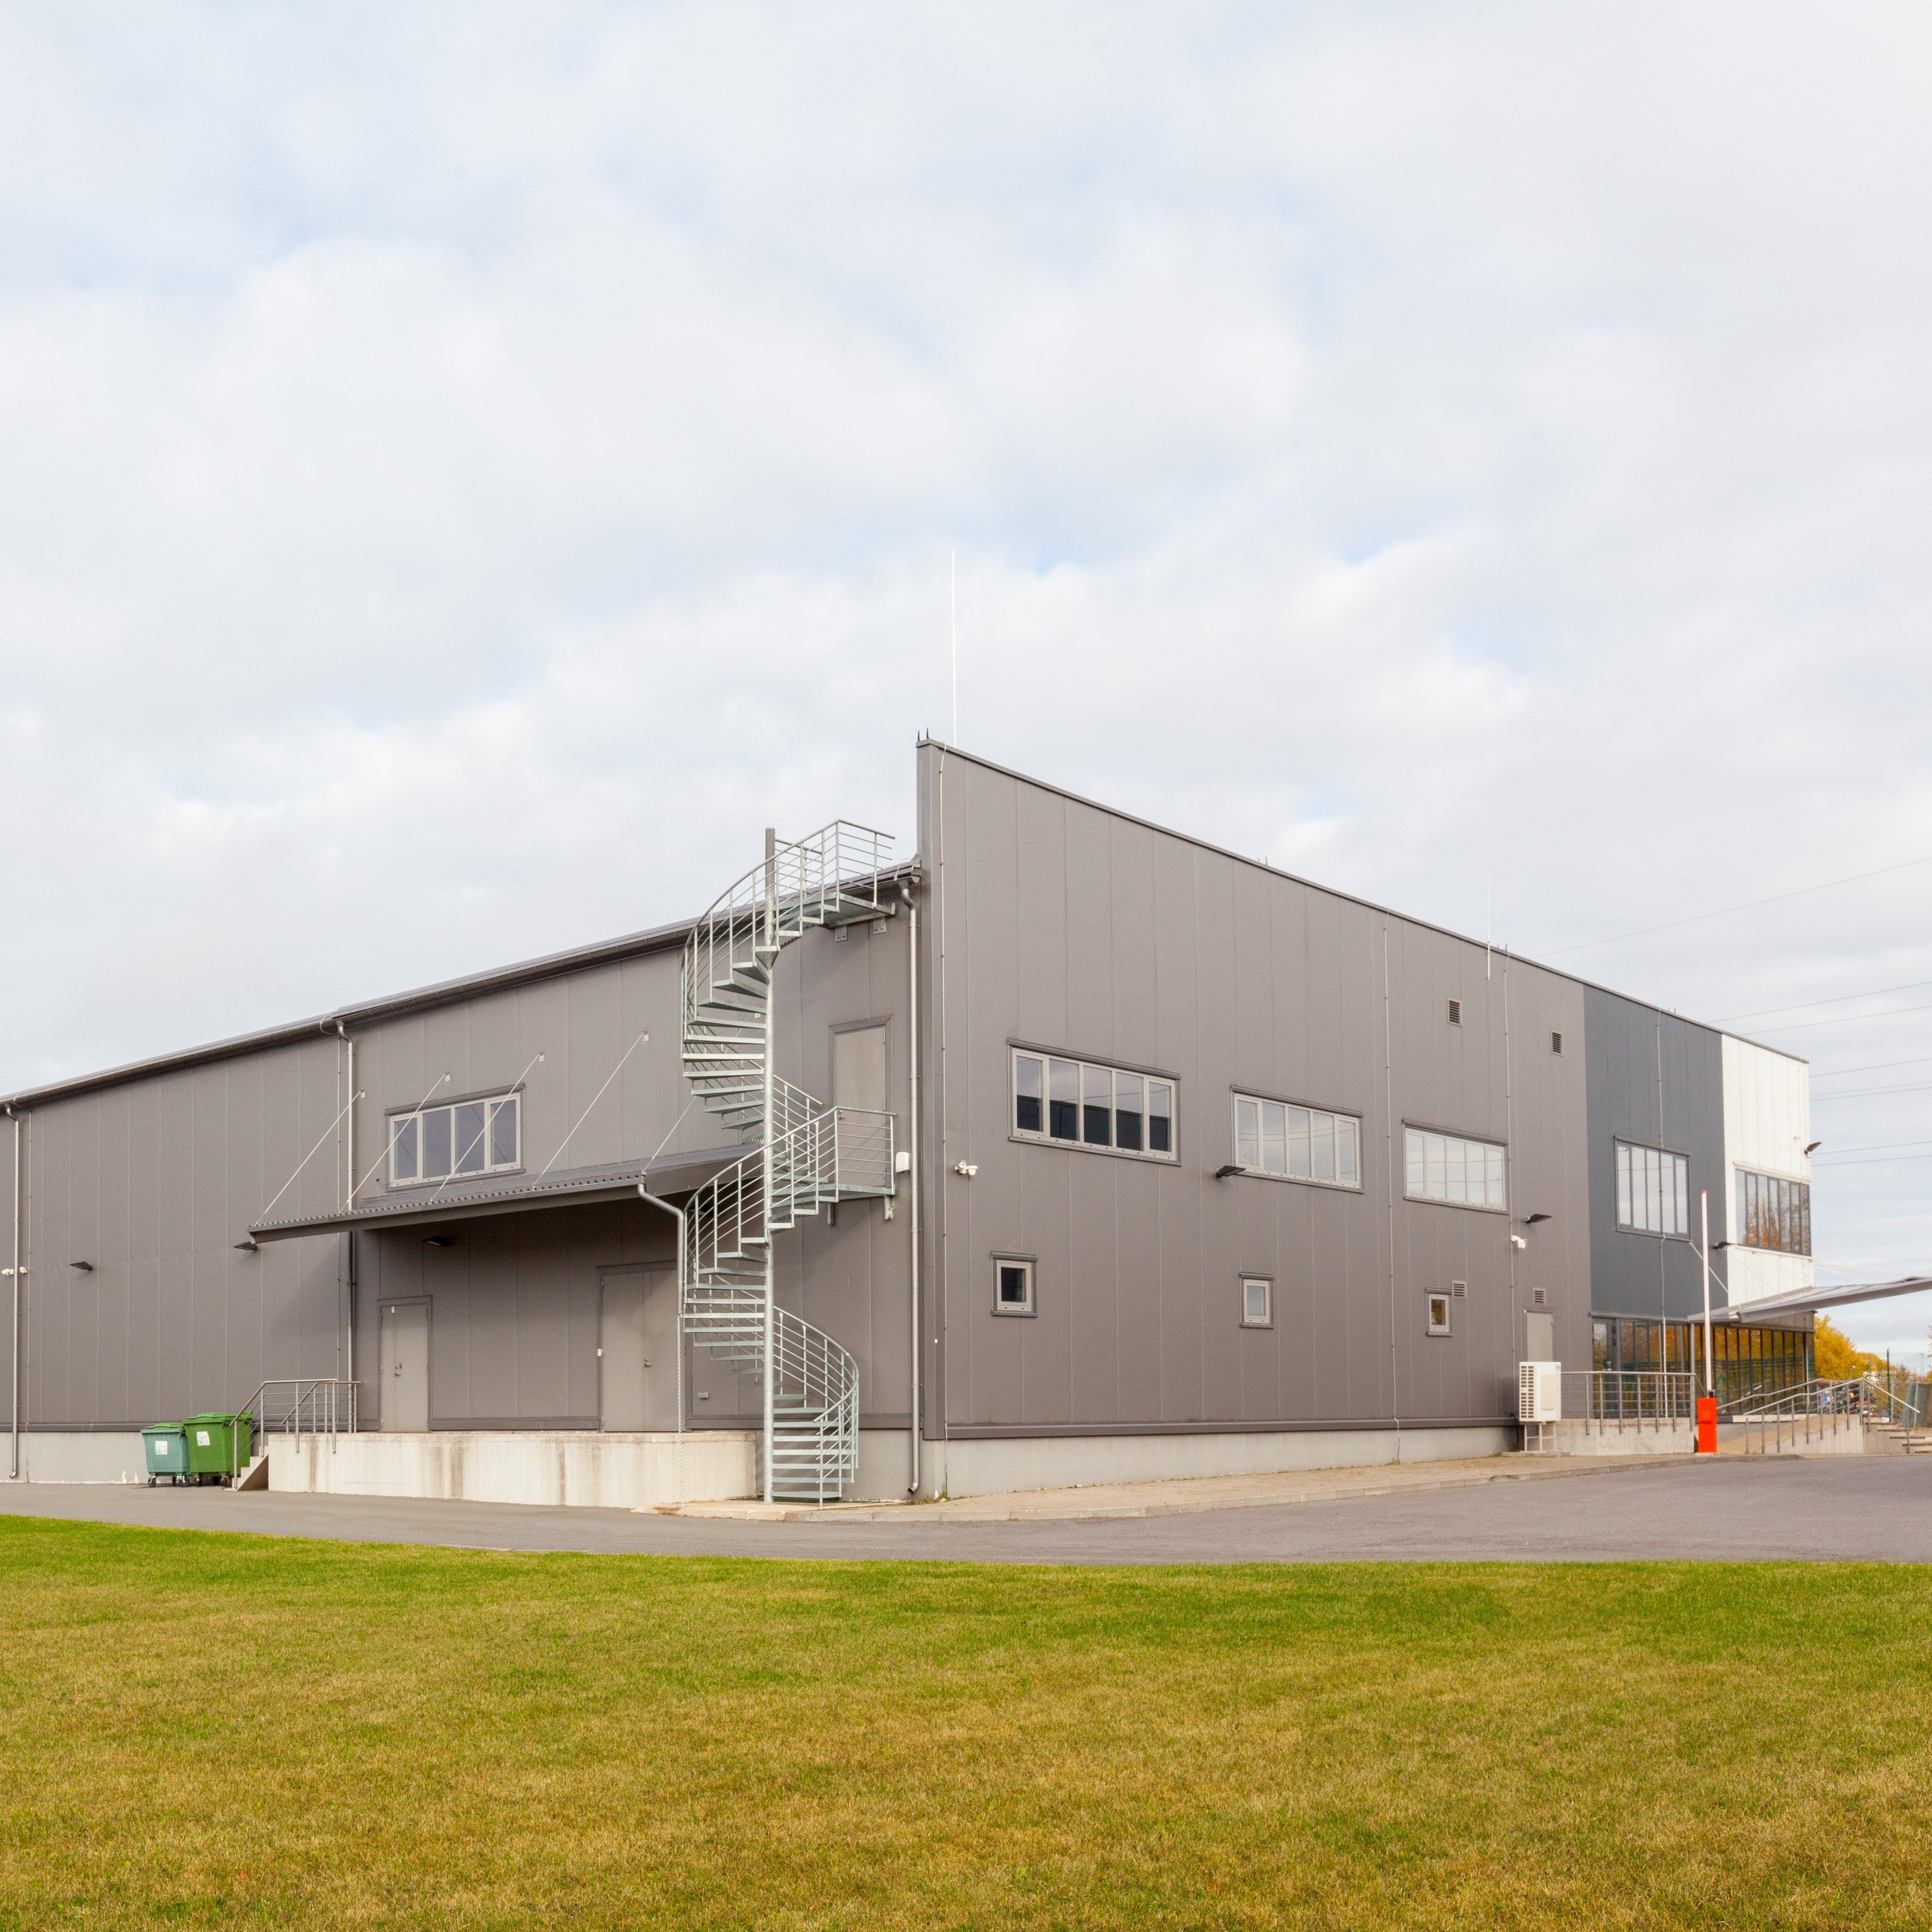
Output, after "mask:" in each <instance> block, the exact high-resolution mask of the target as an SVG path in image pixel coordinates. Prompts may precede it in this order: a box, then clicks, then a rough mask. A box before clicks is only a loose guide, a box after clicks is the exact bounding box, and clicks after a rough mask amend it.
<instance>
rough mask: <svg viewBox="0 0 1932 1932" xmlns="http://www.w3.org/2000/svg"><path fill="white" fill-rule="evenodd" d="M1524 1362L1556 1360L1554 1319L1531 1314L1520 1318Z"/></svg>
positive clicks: (1551, 1316)
mask: <svg viewBox="0 0 1932 1932" xmlns="http://www.w3.org/2000/svg"><path fill="white" fill-rule="evenodd" d="M1523 1347H1524V1349H1526V1354H1525V1355H1524V1356H1523V1360H1524V1361H1526V1362H1553V1361H1556V1316H1553V1315H1550V1314H1539V1313H1534V1312H1532V1313H1530V1314H1528V1315H1526V1316H1524V1317H1523Z"/></svg>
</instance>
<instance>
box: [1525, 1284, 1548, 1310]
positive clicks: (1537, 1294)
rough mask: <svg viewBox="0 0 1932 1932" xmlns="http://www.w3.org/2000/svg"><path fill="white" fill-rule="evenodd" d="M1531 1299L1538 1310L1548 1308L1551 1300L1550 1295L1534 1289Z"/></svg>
mask: <svg viewBox="0 0 1932 1932" xmlns="http://www.w3.org/2000/svg"><path fill="white" fill-rule="evenodd" d="M1529 1298H1530V1300H1531V1301H1532V1303H1533V1304H1535V1306H1536V1307H1538V1308H1542V1307H1547V1305H1548V1303H1549V1301H1550V1297H1549V1295H1548V1294H1547V1293H1546V1292H1545V1291H1544V1290H1543V1289H1540V1288H1532V1289H1531V1290H1530V1291H1529Z"/></svg>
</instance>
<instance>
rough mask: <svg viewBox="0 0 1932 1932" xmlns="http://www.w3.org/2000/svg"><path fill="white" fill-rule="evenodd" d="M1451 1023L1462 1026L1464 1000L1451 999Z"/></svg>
mask: <svg viewBox="0 0 1932 1932" xmlns="http://www.w3.org/2000/svg"><path fill="white" fill-rule="evenodd" d="M1449 1024H1450V1025H1451V1026H1460V1025H1462V1024H1463V1002H1462V1001H1460V1000H1451V1001H1450V1002H1449Z"/></svg>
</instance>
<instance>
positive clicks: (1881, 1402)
mask: <svg viewBox="0 0 1932 1932" xmlns="http://www.w3.org/2000/svg"><path fill="white" fill-rule="evenodd" d="M1718 1414H1719V1420H1720V1421H1723V1422H1727V1423H1730V1424H1734V1425H1736V1427H1737V1430H1738V1431H1739V1434H1740V1436H1742V1442H1743V1446H1744V1452H1745V1454H1746V1455H1761V1456H1763V1455H1775V1454H1777V1453H1778V1451H1781V1450H1782V1449H1784V1448H1786V1447H1787V1446H1790V1447H1793V1448H1796V1447H1797V1446H1799V1445H1801V1444H1803V1443H1808V1442H1829V1441H1830V1440H1831V1439H1833V1438H1834V1437H1835V1436H1839V1435H1841V1434H1842V1433H1843V1431H1844V1430H1846V1428H1847V1427H1850V1426H1851V1425H1852V1424H1857V1425H1858V1426H1859V1427H1861V1428H1863V1427H1879V1428H1884V1429H1891V1430H1896V1431H1897V1432H1898V1433H1900V1434H1902V1435H1903V1438H1904V1446H1905V1448H1906V1450H1907V1451H1911V1450H1912V1449H1914V1448H1917V1447H1918V1444H1917V1442H1915V1435H1916V1433H1918V1432H1920V1431H1921V1430H1922V1429H1923V1427H1924V1423H1923V1420H1922V1418H1921V1417H1920V1416H1919V1414H1918V1401H1917V1398H1916V1397H1915V1394H1914V1393H1913V1391H1912V1386H1911V1385H1909V1384H1908V1385H1906V1388H1904V1389H1903V1390H1900V1388H1898V1387H1897V1385H1896V1384H1895V1383H1893V1382H1888V1380H1887V1379H1885V1377H1884V1376H1879V1375H1871V1374H1867V1375H1863V1376H1852V1377H1851V1378H1849V1379H1846V1380H1844V1381H1842V1382H1832V1381H1828V1380H1826V1379H1823V1378H1822V1377H1814V1378H1813V1379H1811V1381H1809V1382H1799V1383H1797V1384H1796V1385H1794V1386H1793V1387H1792V1388H1787V1389H1779V1390H1778V1391H1775V1392H1773V1393H1772V1394H1768V1395H1767V1394H1757V1395H1753V1396H1748V1397H1742V1398H1741V1399H1739V1400H1737V1401H1736V1402H1733V1403H1730V1404H1727V1406H1726V1407H1725V1408H1724V1409H1721V1410H1720V1411H1719V1412H1718Z"/></svg>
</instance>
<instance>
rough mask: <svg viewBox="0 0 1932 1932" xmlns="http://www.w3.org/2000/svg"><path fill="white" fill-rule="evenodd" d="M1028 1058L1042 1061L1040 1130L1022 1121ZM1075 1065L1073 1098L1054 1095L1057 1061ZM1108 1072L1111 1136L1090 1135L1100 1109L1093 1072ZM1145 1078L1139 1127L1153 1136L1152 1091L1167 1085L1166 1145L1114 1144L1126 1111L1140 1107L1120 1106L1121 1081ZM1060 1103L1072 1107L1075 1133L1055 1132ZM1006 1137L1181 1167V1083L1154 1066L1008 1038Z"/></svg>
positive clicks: (1144, 1138)
mask: <svg viewBox="0 0 1932 1932" xmlns="http://www.w3.org/2000/svg"><path fill="white" fill-rule="evenodd" d="M1023 1060H1026V1061H1037V1062H1038V1063H1039V1065H1040V1093H1039V1094H1038V1095H1037V1100H1038V1101H1039V1105H1040V1126H1039V1127H1038V1128H1037V1129H1032V1128H1027V1127H1022V1126H1021V1125H1020V1102H1021V1100H1022V1094H1021V1092H1020V1077H1019V1065H1020V1062H1021V1061H1023ZM1056 1066H1058V1067H1070V1068H1071V1069H1072V1070H1073V1098H1072V1099H1071V1100H1070V1101H1061V1102H1059V1103H1056V1102H1055V1099H1054V1092H1053V1089H1054V1078H1053V1076H1054V1070H1055V1067H1056ZM1100 1074H1104V1075H1106V1077H1107V1080H1108V1101H1109V1104H1108V1107H1107V1109H1106V1112H1107V1114H1108V1121H1107V1132H1108V1134H1109V1139H1107V1140H1106V1141H1104V1142H1103V1141H1098V1140H1093V1139H1089V1138H1088V1134H1089V1132H1090V1130H1091V1127H1092V1124H1093V1123H1092V1120H1091V1115H1093V1114H1094V1112H1096V1111H1097V1109H1094V1108H1093V1107H1092V1106H1090V1105H1089V1103H1088V1092H1089V1076H1094V1075H1100ZM1123 1079H1127V1080H1130V1081H1138V1082H1139V1083H1140V1090H1141V1091H1140V1102H1141V1104H1140V1106H1139V1109H1138V1110H1137V1113H1138V1118H1139V1121H1140V1128H1139V1133H1140V1136H1141V1139H1142V1142H1147V1141H1148V1140H1151V1139H1152V1138H1153V1120H1154V1109H1153V1104H1152V1100H1151V1094H1150V1092H1149V1090H1150V1089H1151V1088H1155V1087H1164V1088H1166V1089H1167V1096H1168V1101H1167V1104H1168V1114H1167V1129H1168V1142H1169V1145H1168V1146H1167V1148H1166V1149H1165V1151H1163V1150H1161V1149H1158V1148H1149V1147H1147V1146H1145V1145H1142V1146H1140V1147H1137V1148H1130V1147H1120V1146H1117V1145H1115V1141H1116V1140H1118V1137H1119V1134H1120V1131H1121V1116H1122V1115H1123V1114H1124V1113H1134V1112H1136V1110H1135V1109H1124V1108H1123V1107H1122V1106H1121V1105H1120V1102H1121V1099H1122V1098H1123V1097H1124V1096H1123V1094H1122V1092H1121V1081H1122V1080H1123ZM1026 1098H1028V1099H1033V1098H1035V1096H1032V1095H1028V1096H1026ZM1056 1104H1058V1105H1061V1106H1071V1107H1072V1108H1073V1133H1072V1134H1071V1135H1067V1134H1056V1133H1054V1132H1053V1125H1054V1121H1053V1109H1054V1107H1055V1105H1056ZM1007 1139H1008V1140H1010V1141H1014V1142H1018V1143H1019V1145H1022V1146H1023V1147H1046V1148H1061V1149H1062V1150H1063V1151H1066V1152H1068V1153H1077V1154H1106V1155H1108V1156H1109V1157H1112V1158H1113V1159H1115V1160H1139V1161H1148V1162H1151V1163H1153V1164H1154V1166H1157V1167H1178V1166H1180V1165H1181V1082H1180V1081H1179V1080H1178V1079H1176V1078H1175V1076H1174V1075H1173V1074H1172V1073H1163V1072H1162V1071H1160V1070H1158V1069H1156V1068H1154V1067H1133V1066H1130V1065H1127V1064H1125V1063H1124V1062H1122V1061H1118V1060H1095V1059H1091V1058H1084V1057H1082V1055H1079V1054H1076V1053H1066V1052H1058V1051H1057V1050H1055V1049H1052V1048H1051V1047H1044V1046H1031V1045H1029V1044H1028V1043H1026V1042H1025V1041H1023V1040H1009V1041H1008V1042H1007Z"/></svg>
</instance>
